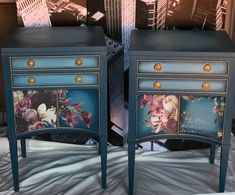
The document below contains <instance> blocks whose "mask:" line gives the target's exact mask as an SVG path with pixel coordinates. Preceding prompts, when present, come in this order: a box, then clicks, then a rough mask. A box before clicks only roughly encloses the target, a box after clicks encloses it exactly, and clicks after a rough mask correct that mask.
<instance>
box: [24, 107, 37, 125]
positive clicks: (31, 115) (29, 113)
mask: <svg viewBox="0 0 235 195" xmlns="http://www.w3.org/2000/svg"><path fill="white" fill-rule="evenodd" d="M23 118H24V119H25V120H26V121H27V122H35V121H36V120H37V119H38V112H37V110H35V109H27V110H26V112H25V113H24V114H23Z"/></svg>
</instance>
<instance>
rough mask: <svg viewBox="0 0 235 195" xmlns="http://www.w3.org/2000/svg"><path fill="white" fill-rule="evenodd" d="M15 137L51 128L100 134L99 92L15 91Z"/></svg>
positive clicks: (75, 90)
mask: <svg viewBox="0 0 235 195" xmlns="http://www.w3.org/2000/svg"><path fill="white" fill-rule="evenodd" d="M13 98H14V99H13V102H14V119H15V130H16V134H21V133H25V132H28V131H37V130H46V129H48V128H49V129H51V128H74V129H87V130H92V131H99V120H100V119H99V117H100V115H99V110H100V106H99V105H100V103H99V91H98V90H97V89H86V90H84V89H68V90H61V89H60V90H38V91H37V90H17V91H13Z"/></svg>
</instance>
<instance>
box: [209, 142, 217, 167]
mask: <svg viewBox="0 0 235 195" xmlns="http://www.w3.org/2000/svg"><path fill="white" fill-rule="evenodd" d="M215 151H216V144H211V146H210V164H214V161H215Z"/></svg>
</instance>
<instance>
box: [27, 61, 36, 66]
mask: <svg viewBox="0 0 235 195" xmlns="http://www.w3.org/2000/svg"><path fill="white" fill-rule="evenodd" d="M27 65H28V67H29V68H33V67H34V66H35V61H34V60H28V61H27Z"/></svg>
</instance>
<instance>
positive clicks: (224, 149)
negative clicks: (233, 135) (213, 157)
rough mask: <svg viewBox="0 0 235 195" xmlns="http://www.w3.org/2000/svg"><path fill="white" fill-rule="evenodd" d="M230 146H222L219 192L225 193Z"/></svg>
mask: <svg viewBox="0 0 235 195" xmlns="http://www.w3.org/2000/svg"><path fill="white" fill-rule="evenodd" d="M229 147H230V146H229V145H222V146H221V156H220V176H219V192H224V188H225V181H226V174H227V168H228V158H229Z"/></svg>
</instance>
